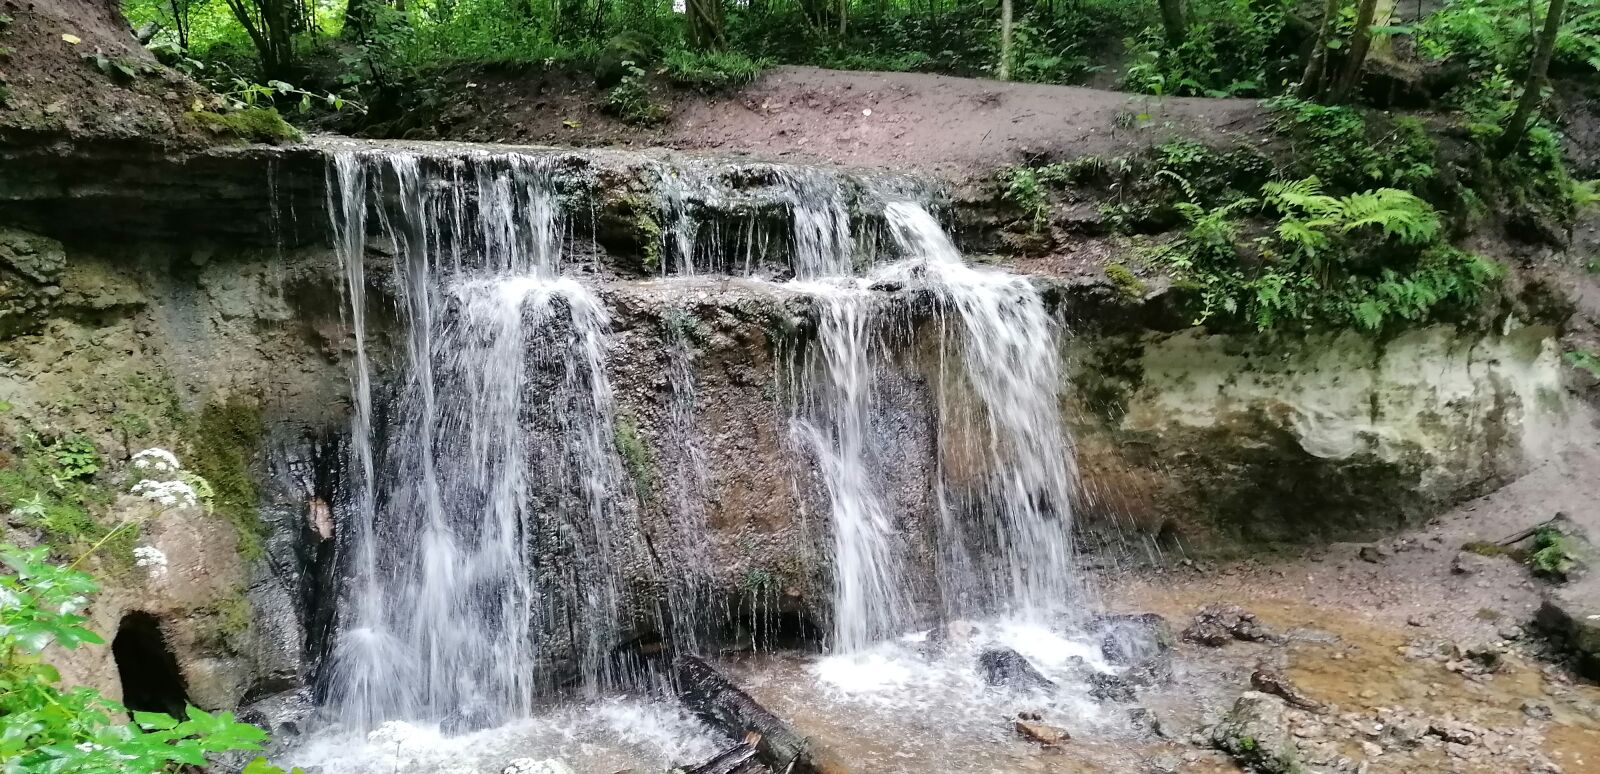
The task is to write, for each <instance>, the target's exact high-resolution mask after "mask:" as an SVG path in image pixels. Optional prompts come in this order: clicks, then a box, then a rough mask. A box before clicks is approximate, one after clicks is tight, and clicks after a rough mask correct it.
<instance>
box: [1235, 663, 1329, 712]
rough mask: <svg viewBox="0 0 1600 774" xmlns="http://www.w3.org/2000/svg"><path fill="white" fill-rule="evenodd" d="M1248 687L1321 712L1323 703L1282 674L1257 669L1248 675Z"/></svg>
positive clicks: (1291, 703) (1292, 704)
mask: <svg viewBox="0 0 1600 774" xmlns="http://www.w3.org/2000/svg"><path fill="white" fill-rule="evenodd" d="M1250 687H1251V688H1254V689H1256V690H1258V691H1260V692H1262V693H1270V694H1272V695H1273V696H1276V697H1278V698H1280V699H1283V700H1284V701H1286V702H1288V703H1289V704H1290V705H1291V706H1294V707H1299V708H1300V709H1303V710H1307V711H1310V712H1321V711H1322V710H1323V704H1322V702H1320V701H1317V700H1316V699H1313V698H1311V697H1310V696H1307V695H1305V694H1304V693H1302V692H1301V691H1300V689H1299V688H1296V687H1294V685H1293V684H1292V683H1290V682H1289V681H1288V680H1286V679H1284V677H1283V676H1282V675H1279V674H1277V673H1275V672H1271V671H1268V670H1265V669H1257V670H1256V671H1255V673H1253V674H1251V675H1250Z"/></svg>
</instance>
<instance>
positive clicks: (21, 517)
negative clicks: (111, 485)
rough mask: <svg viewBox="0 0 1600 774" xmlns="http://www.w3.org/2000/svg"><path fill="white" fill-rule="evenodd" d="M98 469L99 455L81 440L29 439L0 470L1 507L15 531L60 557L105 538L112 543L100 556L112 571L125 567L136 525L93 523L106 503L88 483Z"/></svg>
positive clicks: (104, 495)
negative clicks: (27, 531)
mask: <svg viewBox="0 0 1600 774" xmlns="http://www.w3.org/2000/svg"><path fill="white" fill-rule="evenodd" d="M99 469H100V457H99V454H98V452H96V451H95V449H94V444H93V443H92V442H91V441H89V439H88V438H87V437H86V436H83V435H81V434H73V435H68V436H65V437H63V438H58V439H55V440H50V441H46V440H43V439H41V438H40V437H39V436H37V435H33V434H30V435H28V436H26V437H24V438H23V442H22V446H21V448H20V449H19V450H18V454H17V455H16V456H14V457H12V458H11V459H10V460H9V462H8V463H7V464H6V465H5V466H4V467H0V507H9V508H10V509H11V516H12V518H13V519H15V520H16V523H17V524H19V525H20V526H24V527H28V528H32V529H35V530H38V534H39V535H40V537H41V538H43V540H44V542H45V543H46V544H47V545H48V546H50V547H51V548H52V549H54V550H55V551H56V552H57V553H58V554H60V555H63V556H65V555H71V554H78V553H82V552H84V551H86V550H87V549H88V547H89V546H90V545H93V544H96V543H100V542H102V541H105V540H106V539H107V538H108V537H109V538H111V540H112V541H113V542H112V543H111V544H110V545H109V546H108V547H107V550H106V552H105V553H106V555H107V556H108V557H109V558H110V559H112V560H113V561H114V564H113V567H114V568H117V569H120V568H123V567H126V566H130V565H131V564H132V561H133V542H134V541H135V540H137V538H138V529H137V525H130V526H124V527H122V528H121V529H120V530H114V529H113V528H112V527H108V526H106V525H104V524H102V523H101V520H100V519H99V518H96V516H95V515H94V512H95V511H97V510H100V509H102V508H103V506H104V505H105V503H106V502H108V501H109V497H110V496H109V494H108V493H107V492H106V491H105V490H104V489H102V488H101V487H100V486H99V485H97V484H96V483H95V482H94V481H93V477H94V474H95V473H97V472H98V471H99Z"/></svg>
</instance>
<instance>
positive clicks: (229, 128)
mask: <svg viewBox="0 0 1600 774" xmlns="http://www.w3.org/2000/svg"><path fill="white" fill-rule="evenodd" d="M184 115H185V117H186V118H188V119H189V121H191V122H193V123H194V124H195V125H197V126H199V127H200V128H201V129H204V130H205V131H207V132H210V133H211V134H213V135H216V136H218V137H231V138H233V139H237V140H242V141H244V142H264V143H268V144H272V145H276V144H278V143H282V142H298V141H299V140H300V139H301V137H300V131H299V130H298V129H295V128H294V127H292V126H290V125H289V122H287V121H285V120H283V116H281V115H279V114H278V111H277V109H276V108H262V107H256V108H245V109H244V110H235V111H233V112H231V113H215V112H212V111H210V110H194V111H190V112H188V113H186V114H184Z"/></svg>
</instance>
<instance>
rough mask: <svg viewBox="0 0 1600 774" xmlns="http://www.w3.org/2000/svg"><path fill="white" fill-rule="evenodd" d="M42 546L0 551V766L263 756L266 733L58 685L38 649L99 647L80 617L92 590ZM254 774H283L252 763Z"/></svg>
mask: <svg viewBox="0 0 1600 774" xmlns="http://www.w3.org/2000/svg"><path fill="white" fill-rule="evenodd" d="M47 558H48V554H47V551H46V549H44V548H35V549H27V550H24V549H21V548H18V547H16V546H13V545H9V544H7V545H0V564H3V565H4V574H0V599H3V600H4V601H5V604H0V718H4V721H5V722H4V724H3V725H0V761H4V762H5V770H6V771H8V772H10V771H17V772H39V774H47V773H49V772H61V773H62V774H65V773H66V772H72V773H73V774H123V773H124V772H132V771H141V772H142V771H148V772H177V771H180V770H187V767H192V766H198V767H203V766H205V765H206V764H207V756H208V755H213V754H216V753H222V752H229V751H234V750H259V749H261V744H262V743H263V742H265V741H266V738H267V735H266V733H265V732H263V731H261V730H260V729H258V728H256V727H255V726H251V725H249V724H245V723H240V722H238V721H236V720H235V719H234V717H233V715H232V714H231V713H228V712H219V713H217V714H215V715H213V714H210V713H207V712H204V711H202V710H200V709H197V708H195V707H189V708H188V710H187V713H186V717H184V718H182V719H179V718H174V717H171V716H168V715H163V714H158V713H147V712H135V713H132V715H133V720H134V722H133V723H127V722H125V721H121V720H117V719H115V718H119V717H123V716H126V715H127V713H128V711H127V709H125V708H124V707H122V706H120V705H118V704H116V703H115V702H112V701H110V700H108V699H106V698H105V697H103V696H101V695H100V694H99V693H98V692H97V691H95V690H93V689H91V688H86V687H77V688H71V689H65V690H64V689H62V688H61V687H60V685H59V684H60V682H61V675H60V673H59V672H57V671H56V669H55V668H54V667H52V666H50V665H49V664H48V663H45V662H44V661H43V660H42V659H41V658H40V654H41V652H42V651H43V650H44V649H45V648H46V647H49V646H51V645H54V646H57V647H61V648H66V649H68V650H71V649H74V648H77V647H78V646H79V645H83V644H103V643H104V642H105V641H104V640H103V639H101V637H100V636H99V635H97V634H95V633H94V632H92V631H90V630H89V629H88V628H86V627H85V626H84V624H86V623H87V622H88V619H87V618H86V617H84V616H83V615H81V614H80V612H79V611H81V610H83V609H84V608H85V607H86V606H87V604H88V598H89V596H90V595H91V594H93V593H94V592H95V591H96V590H97V587H96V586H95V583H94V581H93V580H92V579H91V578H90V577H89V576H88V575H87V574H86V573H83V572H80V571H78V570H76V569H73V568H71V567H60V566H57V565H54V564H51V563H49V562H48V561H47ZM250 771H252V772H255V773H256V774H282V770H281V769H278V768H275V767H273V766H271V765H270V764H268V763H266V761H265V760H262V759H257V761H256V762H254V763H252V764H251V769H250Z"/></svg>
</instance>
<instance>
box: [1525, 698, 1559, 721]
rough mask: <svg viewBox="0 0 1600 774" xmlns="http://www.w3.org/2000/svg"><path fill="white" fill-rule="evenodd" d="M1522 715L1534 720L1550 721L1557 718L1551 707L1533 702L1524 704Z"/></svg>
mask: <svg viewBox="0 0 1600 774" xmlns="http://www.w3.org/2000/svg"><path fill="white" fill-rule="evenodd" d="M1522 714H1524V715H1527V716H1528V717H1530V718H1533V719H1534V720H1549V719H1551V718H1553V717H1555V712H1553V711H1551V709H1550V705H1548V704H1537V703H1534V702H1531V701H1525V702H1523V703H1522Z"/></svg>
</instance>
